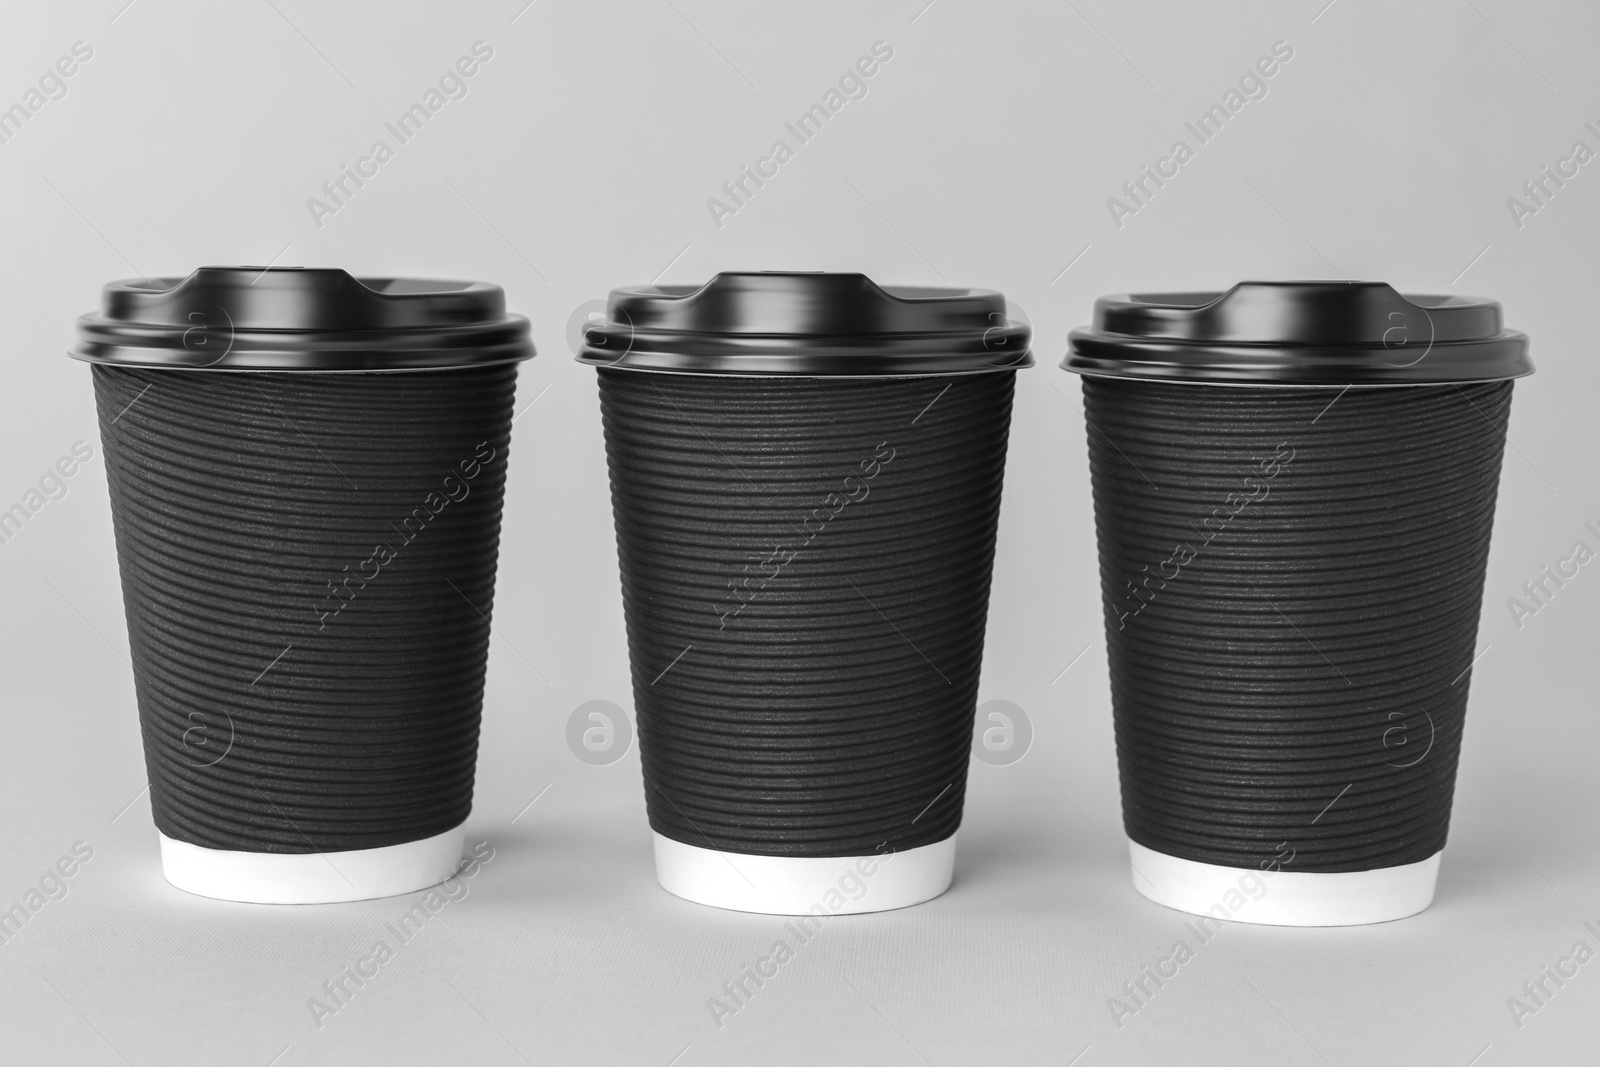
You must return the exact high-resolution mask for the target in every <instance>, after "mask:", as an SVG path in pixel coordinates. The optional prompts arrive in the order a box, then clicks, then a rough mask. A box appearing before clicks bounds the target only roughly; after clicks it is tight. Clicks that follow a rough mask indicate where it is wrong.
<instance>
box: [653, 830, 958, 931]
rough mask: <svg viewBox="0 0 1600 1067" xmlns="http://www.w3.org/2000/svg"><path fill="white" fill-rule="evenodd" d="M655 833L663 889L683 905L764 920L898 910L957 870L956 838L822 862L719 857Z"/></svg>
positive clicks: (927, 895)
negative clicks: (688, 903) (752, 915)
mask: <svg viewBox="0 0 1600 1067" xmlns="http://www.w3.org/2000/svg"><path fill="white" fill-rule="evenodd" d="M652 835H653V836H654V838H655V858H656V880H657V881H658V882H660V883H661V888H663V889H665V890H666V891H667V892H669V893H671V894H672V895H674V896H677V897H682V898H683V899H684V900H689V901H693V902H694V903H696V904H706V905H709V906H711V907H713V908H724V909H727V910H729V911H747V912H756V913H758V914H763V915H807V914H824V913H825V914H827V915H860V914H865V913H868V912H875V911H893V910H895V909H896V908H907V907H910V906H911V905H913V904H921V903H922V902H923V901H927V900H932V899H933V898H934V897H936V896H938V895H939V894H941V893H943V892H944V891H945V890H946V889H948V888H950V880H951V878H952V876H953V875H954V872H955V858H956V835H955V834H951V835H950V836H949V837H947V838H945V839H944V840H943V841H935V842H934V843H933V844H931V845H922V846H919V847H917V848H911V849H906V850H905V851H904V852H896V853H885V854H873V855H867V856H821V857H817V856H753V855H749V854H747V853H738V852H719V851H717V850H716V849H710V848H699V847H697V846H695V845H687V844H684V843H683V842H682V841H674V840H673V839H672V838H670V837H663V836H662V835H661V834H659V833H654V831H652ZM868 872H870V873H868ZM858 885H859V887H860V888H859V889H858ZM819 908H820V909H822V910H821V911H818V910H817V909H819Z"/></svg>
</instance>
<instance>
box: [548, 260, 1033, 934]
mask: <svg viewBox="0 0 1600 1067" xmlns="http://www.w3.org/2000/svg"><path fill="white" fill-rule="evenodd" d="M1028 339H1029V330H1028V328H1027V327H1026V326H1024V325H1022V324H1019V323H1015V322H1012V321H1010V320H1009V319H1008V318H1007V316H1006V305H1005V300H1004V298H1003V297H1002V296H1001V295H1000V294H999V293H995V292H990V291H986V290H977V289H923V288H917V289H912V288H890V287H880V286H878V285H875V284H874V283H873V282H872V281H871V280H869V279H868V278H866V277H865V276H863V275H860V274H824V273H780V272H773V273H727V274H719V275H718V276H717V277H715V278H714V279H712V280H711V281H710V282H708V283H706V284H705V285H703V286H683V285H666V286H640V287H636V288H628V289H617V290H614V291H613V292H612V293H611V296H610V301H609V305H608V310H607V312H606V315H605V316H604V321H599V322H591V323H590V324H589V325H588V326H587V327H586V329H585V331H584V342H585V343H584V347H583V349H582V352H581V355H580V359H582V361H583V362H585V363H590V364H594V365H596V366H598V367H599V368H600V370H599V379H600V382H599V385H600V406H601V414H602V417H603V421H604V429H605V438H606V453H607V457H608V460H609V465H610V472H611V489H612V501H613V504H614V510H615V516H616V528H617V548H618V556H619V560H620V563H621V573H622V595H623V606H624V609H625V614H626V618H627V630H628V648H629V653H630V658H631V663H632V674H633V690H634V700H635V707H636V711H637V720H638V728H639V746H640V754H641V759H642V763H643V769H644V788H645V800H646V805H647V809H648V812H649V818H650V826H651V828H652V830H653V837H654V843H655V858H656V875H657V878H658V880H659V881H660V883H661V885H662V886H663V887H664V888H665V889H667V890H668V891H669V892H671V893H674V894H676V895H678V896H680V897H683V898H686V899H688V900H692V901H698V902H700V903H703V904H709V905H713V906H716V907H722V908H730V909H734V910H739V911H751V912H767V913H774V914H803V913H811V914H814V915H819V916H826V915H832V914H840V913H845V912H868V911H883V910H887V909H891V908H900V907H905V906H907V905H911V904H916V903H919V902H921V901H924V900H928V899H930V898H932V897H935V896H937V895H939V894H940V893H942V892H944V890H945V889H946V888H947V887H948V886H949V884H950V879H951V871H952V866H953V863H954V857H955V838H956V830H957V828H958V826H959V825H960V821H961V809H962V800H963V794H964V792H965V784H966V767H967V760H968V754H969V752H970V751H971V745H972V730H973V710H974V706H975V703H976V698H977V689H978V670H979V664H980V661H981V659H982V654H983V637H984V625H985V620H986V616H987V611H988V598H989V581H990V574H991V571H992V565H993V558H994V546H995V532H996V526H997V521H998V517H999V506H1000V490H1001V477H1002V474H1003V471H1004V465H1005V452H1006V438H1007V431H1008V429H1009V424H1010V416H1011V401H1012V388H1013V380H1014V377H1015V372H1016V369H1017V368H1019V367H1023V366H1028V365H1030V364H1031V362H1032V357H1031V356H1030V355H1029V353H1028Z"/></svg>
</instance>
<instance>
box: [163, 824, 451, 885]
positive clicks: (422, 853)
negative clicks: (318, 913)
mask: <svg viewBox="0 0 1600 1067" xmlns="http://www.w3.org/2000/svg"><path fill="white" fill-rule="evenodd" d="M160 836H161V873H162V874H164V875H165V876H166V879H167V881H168V882H170V883H172V884H173V885H174V886H176V887H177V888H179V889H181V890H183V891H184V892H186V893H193V894H195V895H196V896H201V897H211V898H213V899H215V900H233V901H238V902H240V903H245V904H336V903H343V902H347V901H352V900H373V899H375V898H377V897H393V896H399V895H401V894H403V893H414V892H416V891H417V890H419V889H426V888H428V887H429V886H434V885H438V884H439V883H440V882H442V881H444V880H445V879H446V878H449V877H450V876H451V875H452V874H454V873H455V872H456V870H457V869H458V868H459V866H460V864H461V853H462V849H463V848H464V847H465V845H466V829H465V827H463V826H457V827H455V828H453V829H450V830H446V831H445V832H444V833H442V834H435V835H434V836H433V837H427V838H423V839H422V840H420V841H406V842H404V843H402V844H398V845H386V846H384V847H382V848H362V849H352V850H349V851H346V852H308V853H295V854H289V853H280V852H235V851H231V850H229V849H220V848H205V847H202V846H200V845H194V844H190V843H189V842H187V841H178V840H175V839H173V838H170V837H168V836H167V835H166V834H161V835H160Z"/></svg>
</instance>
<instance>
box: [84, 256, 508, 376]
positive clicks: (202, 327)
mask: <svg viewBox="0 0 1600 1067" xmlns="http://www.w3.org/2000/svg"><path fill="white" fill-rule="evenodd" d="M101 302H102V307H101V309H100V310H99V311H97V312H92V313H90V314H87V315H83V316H81V317H80V318H79V319H78V344H77V346H76V347H75V348H73V349H71V350H69V351H68V353H67V354H68V355H70V356H71V357H72V358H74V359H78V360H81V361H83V362H87V363H97V364H103V365H109V366H125V367H140V368H145V369H160V370H189V371H196V370H210V371H284V372H316V373H389V372H409V371H427V370H457V369H463V368H467V367H479V366H490V365H494V364H502V363H512V362H520V361H522V360H526V359H531V358H533V356H534V355H535V354H536V353H535V350H534V347H533V344H532V342H531V340H530V339H529V333H530V326H529V323H528V320H527V319H526V318H524V317H523V316H521V315H512V314H507V313H506V311H505V294H504V291H503V290H502V289H501V288H500V287H499V286H497V285H494V284H492V283H489V282H476V281H454V280H445V279H431V278H429V279H421V278H399V277H388V276H386V277H362V278H357V277H355V276H353V275H351V274H349V273H347V272H346V271H344V270H341V269H339V268H300V267H264V268H263V267H201V268H198V269H197V270H195V271H194V272H192V273H191V274H189V275H187V276H186V277H183V278H166V277H163V278H149V279H145V278H136V279H123V280H120V281H114V282H111V283H109V284H107V285H106V286H105V287H104V288H103V289H102V297H101Z"/></svg>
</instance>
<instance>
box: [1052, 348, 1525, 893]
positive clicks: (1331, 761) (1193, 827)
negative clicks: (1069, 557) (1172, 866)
mask: <svg viewBox="0 0 1600 1067" xmlns="http://www.w3.org/2000/svg"><path fill="white" fill-rule="evenodd" d="M1083 391H1084V404H1085V413H1086V415H1087V417H1088V423H1089V425H1088V430H1087V432H1088V439H1089V457H1090V470H1091V474H1092V480H1093V487H1094V503H1095V520H1096V530H1097V533H1098V538H1099V549H1100V573H1101V583H1102V591H1103V594H1104V599H1105V607H1106V636H1107V646H1108V649H1109V653H1110V666H1111V690H1112V703H1113V707H1114V710H1115V717H1116V735H1117V753H1118V759H1119V763H1120V769H1121V779H1122V796H1123V815H1124V822H1125V826H1126V829H1127V832H1128V836H1129V837H1130V838H1132V839H1133V840H1134V841H1137V842H1139V843H1140V844H1142V845H1145V846H1147V847H1149V848H1151V849H1154V850H1156V851H1159V852H1163V853H1166V854H1168V855H1172V856H1178V857H1182V858H1184V859H1191V860H1199V861H1202V862H1205V863H1214V864H1219V865H1223V866H1231V867H1248V868H1255V867H1257V866H1259V865H1260V864H1261V863H1262V861H1271V860H1273V859H1274V858H1275V857H1278V856H1279V855H1280V849H1279V846H1280V843H1287V844H1288V846H1289V847H1290V848H1292V849H1293V850H1294V859H1293V862H1292V864H1291V865H1290V866H1288V867H1287V868H1286V869H1289V870H1295V871H1330V872H1331V871H1359V870H1367V869H1371V868H1377V867H1390V866H1398V865H1401V864H1407V863H1412V862H1416V861H1419V860H1423V859H1426V858H1427V857H1429V856H1431V855H1433V854H1434V853H1436V852H1438V851H1439V850H1440V849H1441V848H1443V847H1444V843H1445V835H1446V832H1447V830H1448V827H1449V818H1450V802H1451V797H1452V792H1453V785H1454V780H1455V772H1456V761H1457V755H1458V752H1459V748H1460V743H1461V733H1462V721H1463V715H1464V713H1465V710H1466V705H1467V690H1468V687H1469V685H1470V682H1471V677H1470V671H1469V670H1468V668H1469V666H1470V665H1471V663H1472V661H1473V657H1474V654H1475V648H1474V641H1475V639H1476V635H1477V628H1478V615H1479V608H1480V605H1481V601H1482V592H1483V581H1484V571H1485V566H1486V563H1487V559H1488V553H1489V534H1490V527H1491V525H1492V523H1493V518H1494V505H1495V494H1496V489H1497V486H1498V482H1499V475H1500V462H1501V455H1502V452H1503V450H1504V444H1505V431H1506V426H1507V420H1508V417H1509V412H1510V403H1511V383H1510V382H1509V381H1505V382H1496V383H1491V384H1473V385H1461V386H1457V385H1443V386H1415V387H1401V388H1369V389H1360V388H1354V389H1349V390H1347V391H1345V392H1343V393H1340V391H1339V390H1338V389H1304V388H1245V387H1237V388H1232V387H1217V386H1205V385H1189V384H1183V385H1174V384H1164V383H1157V382H1141V381H1118V380H1110V379H1103V378H1089V377H1086V378H1085V379H1084V383H1083Z"/></svg>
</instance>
